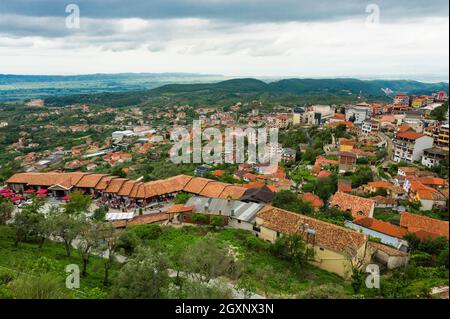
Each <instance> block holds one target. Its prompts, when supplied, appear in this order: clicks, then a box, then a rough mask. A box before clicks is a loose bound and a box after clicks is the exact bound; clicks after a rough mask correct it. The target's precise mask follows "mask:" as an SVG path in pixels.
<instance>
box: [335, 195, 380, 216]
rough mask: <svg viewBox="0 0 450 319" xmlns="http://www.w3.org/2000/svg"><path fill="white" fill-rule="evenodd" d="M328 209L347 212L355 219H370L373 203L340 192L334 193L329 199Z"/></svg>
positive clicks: (367, 199)
mask: <svg viewBox="0 0 450 319" xmlns="http://www.w3.org/2000/svg"><path fill="white" fill-rule="evenodd" d="M330 207H336V208H338V209H340V210H342V211H347V212H349V213H351V214H352V216H353V217H354V218H356V217H362V216H365V217H372V216H373V211H374V209H375V202H374V201H373V200H371V199H369V198H363V197H359V196H354V195H350V194H346V193H342V192H336V194H334V195H333V196H332V197H331V199H330Z"/></svg>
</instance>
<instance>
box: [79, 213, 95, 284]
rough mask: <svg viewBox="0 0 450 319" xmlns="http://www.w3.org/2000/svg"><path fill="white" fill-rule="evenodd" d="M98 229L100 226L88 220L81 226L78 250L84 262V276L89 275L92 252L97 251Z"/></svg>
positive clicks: (82, 273)
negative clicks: (88, 267) (88, 269)
mask: <svg viewBox="0 0 450 319" xmlns="http://www.w3.org/2000/svg"><path fill="white" fill-rule="evenodd" d="M98 227H99V224H97V223H95V222H91V221H89V220H86V221H85V222H84V223H82V224H81V225H80V230H79V233H78V239H79V241H78V245H77V249H78V253H79V254H80V256H81V260H82V262H83V270H82V272H81V275H82V276H86V275H87V266H88V263H89V258H90V257H91V255H92V251H93V250H94V249H95V246H96V245H97V244H98V236H97V235H98V233H97V229H98Z"/></svg>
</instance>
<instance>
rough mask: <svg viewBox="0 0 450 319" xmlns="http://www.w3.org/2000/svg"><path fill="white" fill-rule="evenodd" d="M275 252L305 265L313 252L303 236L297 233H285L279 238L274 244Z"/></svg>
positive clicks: (279, 255)
mask: <svg viewBox="0 0 450 319" xmlns="http://www.w3.org/2000/svg"><path fill="white" fill-rule="evenodd" d="M273 252H274V254H275V255H276V256H278V257H280V258H283V259H286V260H289V261H291V262H293V263H295V264H297V265H304V264H305V263H306V262H307V260H308V258H309V257H310V254H311V252H310V251H309V250H308V249H307V247H306V244H305V242H304V240H303V238H302V237H300V236H299V235H297V234H292V235H284V236H281V237H280V238H278V239H277V240H276V241H275V243H274V245H273Z"/></svg>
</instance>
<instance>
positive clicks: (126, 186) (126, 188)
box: [117, 180, 136, 197]
mask: <svg viewBox="0 0 450 319" xmlns="http://www.w3.org/2000/svg"><path fill="white" fill-rule="evenodd" d="M134 185H136V181H131V180H129V181H126V182H125V183H123V185H122V187H121V188H120V190H119V192H118V193H117V195H118V196H126V197H129V196H130V194H131V191H132V190H133V187H134Z"/></svg>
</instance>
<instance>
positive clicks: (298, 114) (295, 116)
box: [292, 106, 305, 125]
mask: <svg viewBox="0 0 450 319" xmlns="http://www.w3.org/2000/svg"><path fill="white" fill-rule="evenodd" d="M304 113H305V109H304V108H302V107H300V106H296V107H294V108H293V109H292V124H294V125H298V124H300V123H301V122H302V116H303V114H304Z"/></svg>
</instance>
